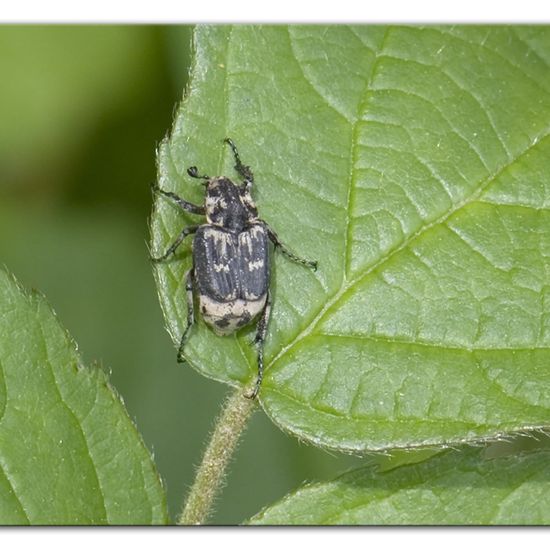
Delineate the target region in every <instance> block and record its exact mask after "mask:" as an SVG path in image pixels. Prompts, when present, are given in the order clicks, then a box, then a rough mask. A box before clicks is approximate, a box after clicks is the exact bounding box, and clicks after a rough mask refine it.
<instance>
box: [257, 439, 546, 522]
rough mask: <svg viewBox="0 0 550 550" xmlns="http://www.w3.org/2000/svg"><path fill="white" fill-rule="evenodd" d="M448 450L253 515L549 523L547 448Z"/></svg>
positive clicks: (313, 489)
mask: <svg viewBox="0 0 550 550" xmlns="http://www.w3.org/2000/svg"><path fill="white" fill-rule="evenodd" d="M481 455H482V452H481V451H479V450H471V449H470V450H467V451H463V452H454V451H447V452H446V453H445V454H443V455H442V456H437V457H435V458H432V459H430V460H428V461H426V462H423V463H421V464H415V465H411V466H403V467H401V468H397V469H395V470H392V471H390V472H386V473H379V472H377V471H376V470H375V469H374V468H361V469H358V470H355V471H353V472H350V473H347V474H344V475H343V476H340V477H338V478H337V479H335V480H334V481H330V482H326V483H317V484H312V485H309V486H305V487H303V488H301V489H298V491H296V492H295V493H293V494H290V495H288V496H287V497H285V498H284V499H283V500H281V501H280V502H278V503H276V504H274V505H273V506H271V507H269V508H267V509H265V510H263V511H262V512H261V513H259V514H258V515H257V516H255V517H253V518H252V519H251V520H250V523H252V524H260V525H335V524H339V525H342V524H343V525H373V524H374V525H548V523H549V522H550V477H549V475H548V468H547V465H548V460H549V459H550V453H548V452H539V453H532V454H525V455H523V456H520V457H517V456H516V457H506V458H499V459H493V460H483V458H482V456H481Z"/></svg>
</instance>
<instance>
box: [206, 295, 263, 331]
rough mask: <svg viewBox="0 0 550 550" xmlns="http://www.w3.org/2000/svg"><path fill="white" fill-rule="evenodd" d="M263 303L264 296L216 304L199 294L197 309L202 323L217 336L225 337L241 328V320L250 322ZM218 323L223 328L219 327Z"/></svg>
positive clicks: (260, 309)
mask: <svg viewBox="0 0 550 550" xmlns="http://www.w3.org/2000/svg"><path fill="white" fill-rule="evenodd" d="M265 301H266V295H264V296H263V297H262V298H260V299H259V300H250V301H249V300H241V299H239V300H233V301H231V302H217V301H216V300H213V299H212V298H209V297H208V296H205V295H203V294H201V295H200V296H199V308H200V312H201V314H202V318H203V319H204V322H205V323H206V324H208V325H209V326H210V327H212V330H213V331H214V332H215V333H216V334H217V335H218V336H226V335H228V334H233V333H234V332H235V331H236V330H237V329H239V328H240V327H241V326H243V325H242V320H243V318H246V317H248V322H250V321H252V320H253V319H254V317H256V315H258V313H260V311H262V309H263V307H264V305H265ZM220 322H221V323H222V324H223V325H224V326H220V324H219V323H220ZM217 323H218V324H217Z"/></svg>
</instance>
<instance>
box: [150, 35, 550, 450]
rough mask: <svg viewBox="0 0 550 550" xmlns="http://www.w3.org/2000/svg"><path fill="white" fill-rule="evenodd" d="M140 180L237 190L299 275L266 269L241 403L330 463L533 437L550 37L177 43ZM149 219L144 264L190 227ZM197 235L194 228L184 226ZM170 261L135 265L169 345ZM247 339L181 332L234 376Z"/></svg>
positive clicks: (208, 361)
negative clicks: (226, 180)
mask: <svg viewBox="0 0 550 550" xmlns="http://www.w3.org/2000/svg"><path fill="white" fill-rule="evenodd" d="M195 49H196V51H195V59H194V67H193V71H192V75H191V83H190V87H189V89H188V93H187V96H186V99H185V101H184V102H183V103H182V105H181V107H180V109H179V111H178V113H177V116H176V120H175V123H174V128H173V130H172V133H171V135H170V137H169V138H168V139H167V140H165V141H164V142H163V144H162V146H161V147H160V150H159V155H158V161H159V183H160V185H161V187H163V188H164V189H167V190H171V191H174V192H176V193H178V194H180V195H182V196H184V197H185V198H187V199H188V200H191V201H194V202H196V203H201V202H202V200H203V199H202V196H203V195H202V194H203V188H202V186H201V185H199V184H198V183H197V182H196V181H195V180H191V179H190V178H188V177H187V175H186V172H185V169H186V168H187V167H188V166H190V165H197V166H198V167H199V170H200V171H201V172H202V173H206V174H210V175H220V174H225V175H228V176H230V177H232V178H236V174H235V172H234V170H233V160H232V158H231V155H230V152H229V151H228V150H227V149H226V148H224V147H223V145H222V140H223V138H224V137H226V136H229V137H231V138H233V139H234V141H235V142H236V143H237V145H238V146H239V148H240V153H241V157H242V158H243V161H244V162H245V164H249V165H250V166H251V167H252V168H253V170H254V172H255V176H256V188H255V197H256V200H257V204H258V207H259V211H260V216H261V217H262V218H264V219H265V220H266V221H267V222H268V223H270V224H271V225H272V226H273V228H274V229H275V230H276V231H277V233H278V234H279V237H280V238H281V240H282V241H283V242H285V243H286V244H287V245H288V246H289V247H290V248H291V249H292V250H294V251H295V252H296V253H297V254H299V255H301V256H305V257H307V258H310V259H317V260H318V261H319V270H318V271H317V272H316V273H313V272H311V271H310V270H308V269H306V268H304V267H302V266H299V265H296V264H293V263H291V262H289V261H288V260H287V259H286V258H284V257H282V256H281V255H279V254H275V255H274V257H273V276H272V279H273V280H272V288H273V298H274V307H273V314H272V319H271V322H270V325H269V335H268V340H267V344H266V359H267V369H266V377H265V380H264V384H263V387H262V391H261V395H260V401H261V404H262V406H263V408H264V409H265V411H266V412H267V414H268V415H269V416H270V417H271V418H272V419H273V421H274V422H276V423H277V424H278V425H279V426H281V427H282V428H283V429H285V430H287V431H290V432H292V433H294V434H295V435H297V436H298V437H300V438H303V439H305V440H308V441H310V442H313V443H315V444H317V445H320V446H324V447H330V448H335V449H340V450H348V451H364V450H377V449H384V448H396V447H407V448H408V447H417V446H427V445H449V444H456V443H458V442H464V441H472V440H480V439H488V438H494V437H496V436H498V434H501V433H503V432H513V431H517V430H523V429H525V428H529V427H543V426H547V425H548V424H549V419H550V398H549V397H548V396H550V369H548V365H549V363H550V361H549V359H550V350H549V343H550V299H549V294H548V289H549V288H550V286H549V280H550V214H549V204H550V176H549V174H550V138H549V135H548V134H549V131H550V93H549V92H550V56H549V54H548V52H550V29H549V28H547V27H502V26H501V27H481V26H469V27H460V26H458V27H427V28H420V27H378V26H377V27H366V26H359V27H341V26H329V27H326V26H307V27H300V26H292V27H282V26H277V27H258V26H254V27H250V26H237V27H211V26H202V27H198V28H197V30H196V33H195ZM198 221H199V220H198V219H197V218H194V217H193V216H191V215H185V214H182V213H181V211H178V210H177V208H174V206H173V205H172V204H169V203H168V201H166V200H165V199H164V198H160V199H158V200H157V201H156V206H155V211H154V214H153V220H152V249H153V252H154V253H155V254H159V253H161V252H163V251H164V250H166V248H167V247H168V245H169V244H170V243H171V242H172V241H173V240H174V239H175V237H176V236H177V234H178V233H179V231H181V228H182V227H183V226H184V225H185V224H190V223H197V222H198ZM199 223H200V222H199ZM190 267H191V260H190V246H189V244H188V245H184V246H182V247H181V249H180V252H179V253H178V255H177V256H176V258H174V259H173V261H170V262H167V263H166V264H164V265H160V266H158V267H156V268H155V269H156V277H157V283H158V287H159V294H160V300H161V304H162V307H163V310H164V313H165V317H166V320H167V324H168V327H169V330H170V333H171V334H172V337H173V339H174V341H175V342H178V341H179V338H180V335H181V332H182V328H183V327H185V325H186V319H187V309H186V301H185V292H184V285H183V280H184V274H185V272H186V271H187V270H188V269H190ZM253 330H254V329H253V327H251V328H249V329H247V330H244V331H242V332H241V333H239V335H238V337H227V338H220V337H217V336H215V335H214V334H213V333H212V332H211V331H210V330H208V329H207V328H206V327H205V326H204V324H203V323H202V322H199V326H198V327H197V328H196V329H194V332H193V334H192V336H191V338H190V340H189V344H188V346H187V348H186V351H185V353H186V358H187V360H188V361H189V363H191V364H192V365H193V366H194V367H195V368H197V369H198V370H199V371H201V372H202V373H203V374H205V375H206V376H210V377H212V378H215V379H217V380H220V381H223V382H226V383H229V384H233V385H236V384H244V383H250V381H251V380H252V379H253V378H254V376H255V369H256V366H255V365H256V363H255V355H254V351H253V349H252V347H251V343H250V342H251V340H252V339H253Z"/></svg>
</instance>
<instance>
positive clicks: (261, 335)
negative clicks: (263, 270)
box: [245, 291, 271, 399]
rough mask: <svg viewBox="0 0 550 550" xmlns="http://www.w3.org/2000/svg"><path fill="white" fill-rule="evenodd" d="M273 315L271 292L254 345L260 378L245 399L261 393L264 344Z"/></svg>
mask: <svg viewBox="0 0 550 550" xmlns="http://www.w3.org/2000/svg"><path fill="white" fill-rule="evenodd" d="M270 315H271V296H270V294H269V291H268V292H267V296H266V299H265V305H264V309H263V310H262V316H261V317H260V319H259V320H258V325H257V326H256V338H254V343H255V344H256V345H257V346H258V376H257V378H256V383H255V384H254V389H253V390H252V392H250V393H246V394H245V397H247V398H248V399H255V398H256V396H257V395H258V392H259V391H260V386H261V385H262V380H263V377H264V344H265V337H266V335H267V324H268V323H269V317H270Z"/></svg>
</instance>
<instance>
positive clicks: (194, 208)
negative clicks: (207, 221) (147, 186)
mask: <svg viewBox="0 0 550 550" xmlns="http://www.w3.org/2000/svg"><path fill="white" fill-rule="evenodd" d="M151 188H152V189H153V191H154V192H155V193H160V194H161V195H164V196H165V197H168V198H169V199H172V200H173V201H174V202H175V203H176V204H177V205H178V206H179V207H180V208H181V209H182V210H185V211H186V212H190V213H191V214H200V215H203V216H204V214H205V213H206V209H205V208H204V206H199V205H198V204H193V203H191V202H187V201H186V200H185V199H182V198H181V197H180V196H178V195H176V194H175V193H172V192H171V191H165V190H164V189H161V188H160V187H159V186H158V185H155V184H153V185H151Z"/></svg>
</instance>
